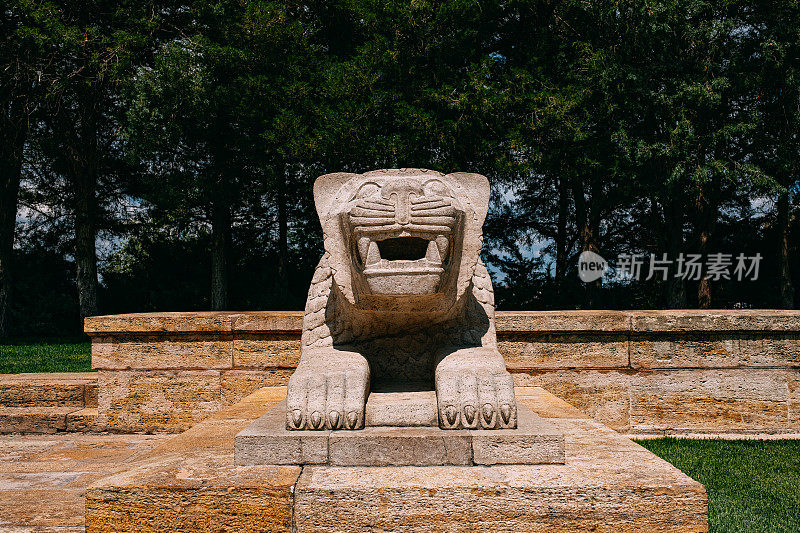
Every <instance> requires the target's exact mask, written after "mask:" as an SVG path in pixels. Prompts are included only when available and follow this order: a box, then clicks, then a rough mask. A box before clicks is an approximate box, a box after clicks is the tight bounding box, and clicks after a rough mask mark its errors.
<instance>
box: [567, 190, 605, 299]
mask: <svg viewBox="0 0 800 533" xmlns="http://www.w3.org/2000/svg"><path fill="white" fill-rule="evenodd" d="M582 185H583V184H582V183H581V182H580V181H579V180H576V181H575V183H574V184H573V189H572V191H573V199H574V201H575V222H576V224H577V226H578V241H579V243H580V247H581V252H586V251H589V252H595V253H597V251H598V248H597V229H598V223H597V222H598V221H597V217H596V216H594V214H593V213H591V212H590V211H589V207H588V206H587V203H586V198H585V196H584V192H583V188H582ZM602 283H603V282H602V278H601V279H598V280H596V281H592V282H590V283H588V287H587V289H588V290H587V306H588V308H590V309H591V308H593V307H594V306H595V305H596V304H597V297H598V293H599V291H600V289H601V288H602Z"/></svg>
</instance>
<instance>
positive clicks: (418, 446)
mask: <svg viewBox="0 0 800 533" xmlns="http://www.w3.org/2000/svg"><path fill="white" fill-rule="evenodd" d="M395 395H396V396H398V397H400V398H402V399H406V398H408V397H409V396H411V397H412V399H413V398H415V397H418V396H419V393H410V394H409V393H394V394H391V393H385V394H382V395H381V396H382V398H381V399H380V401H378V402H376V401H374V400H372V401H370V400H368V401H367V405H370V403H372V405H373V406H374V405H376V404H378V405H392V404H393V403H395V402H396V401H397V400H394V399H393V398H392V396H395ZM425 400H427V402H426V401H425ZM414 407H415V411H417V412H420V413H429V412H431V410H433V412H435V411H436V397H435V395H433V394H431V395H429V397H428V398H425V397H423V398H422V399H421V401H418V402H416V403H414ZM373 409H374V407H373ZM399 409H400V408H399V407H398V410H399ZM390 411H391V409H386V412H387V413H388V412H390ZM368 412H369V411H368ZM376 418H378V417H375V416H367V417H366V420H367V427H365V428H364V429H362V430H358V431H344V430H339V431H328V430H325V431H288V430H287V429H286V402H285V401H282V402H280V403H279V404H278V405H276V406H275V407H273V408H272V409H270V411H269V412H268V413H267V414H265V415H264V416H262V417H261V418H259V419H258V420H256V421H255V422H253V423H252V424H251V425H250V426H249V427H248V428H247V429H245V430H244V431H242V432H240V433H239V434H238V435H236V454H235V461H236V464H237V465H258V464H268V465H269V464H272V465H292V464H328V465H338V466H441V465H466V466H469V465H497V464H529V465H535V464H546V463H563V462H564V434H563V433H562V432H561V431H559V430H558V429H557V428H556V427H555V426H554V425H553V424H552V423H550V422H547V421H546V420H544V419H543V418H541V417H539V416H538V415H537V414H535V413H534V412H533V411H531V410H530V409H529V408H528V407H526V406H524V405H519V407H518V413H517V419H518V422H517V423H518V427H517V428H516V429H499V430H442V429H439V427H438V426H437V427H430V426H431V425H432V424H425V425H426V426H429V427H398V426H394V425H392V426H387V425H384V424H376V423H375V420H376ZM427 418H428V417H425V419H427ZM412 420H413V418H412ZM434 422H435V419H434ZM420 425H422V424H420Z"/></svg>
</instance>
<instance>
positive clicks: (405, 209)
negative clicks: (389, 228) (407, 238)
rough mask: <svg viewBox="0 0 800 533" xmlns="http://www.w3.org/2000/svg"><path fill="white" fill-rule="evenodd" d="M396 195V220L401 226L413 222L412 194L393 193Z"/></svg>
mask: <svg viewBox="0 0 800 533" xmlns="http://www.w3.org/2000/svg"><path fill="white" fill-rule="evenodd" d="M392 196H394V220H395V222H397V223H398V224H400V225H401V226H405V225H406V224H408V223H409V222H411V200H410V196H411V195H410V194H409V193H406V194H393V195H392Z"/></svg>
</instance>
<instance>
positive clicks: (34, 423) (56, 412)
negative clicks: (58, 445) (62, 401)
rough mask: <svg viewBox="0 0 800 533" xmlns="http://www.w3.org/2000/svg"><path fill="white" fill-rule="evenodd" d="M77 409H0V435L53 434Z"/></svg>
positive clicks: (61, 427)
mask: <svg viewBox="0 0 800 533" xmlns="http://www.w3.org/2000/svg"><path fill="white" fill-rule="evenodd" d="M78 409H79V408H77V407H0V433H55V432H57V431H64V429H66V423H67V415H68V414H69V413H71V412H73V411H77V410H78Z"/></svg>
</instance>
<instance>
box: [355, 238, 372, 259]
mask: <svg viewBox="0 0 800 533" xmlns="http://www.w3.org/2000/svg"><path fill="white" fill-rule="evenodd" d="M369 242H370V241H369V237H359V239H358V253H359V254H361V260H362V261H366V260H367V251H368V250H369Z"/></svg>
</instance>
